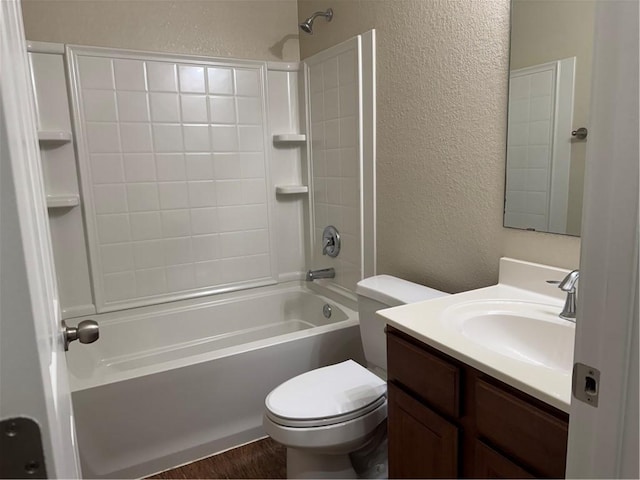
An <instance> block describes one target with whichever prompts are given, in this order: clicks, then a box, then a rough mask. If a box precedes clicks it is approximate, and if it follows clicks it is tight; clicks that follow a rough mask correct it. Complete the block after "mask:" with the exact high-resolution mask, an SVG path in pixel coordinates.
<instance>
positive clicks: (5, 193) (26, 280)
mask: <svg viewBox="0 0 640 480" xmlns="http://www.w3.org/2000/svg"><path fill="white" fill-rule="evenodd" d="M0 182H1V187H0V213H1V221H0V386H1V388H0V420H3V421H4V420H7V421H8V420H9V419H14V418H16V417H22V418H26V419H31V420H33V421H35V422H36V423H37V424H38V426H39V430H40V437H41V443H42V451H43V454H44V465H42V463H41V462H38V464H31V465H29V466H28V467H26V468H27V469H29V468H30V469H32V470H35V472H34V473H32V474H31V476H33V477H36V478H38V477H39V478H42V476H43V473H44V470H46V475H47V477H49V478H79V477H80V468H79V461H78V449H77V446H76V441H75V428H74V422H73V416H72V408H71V394H70V391H69V385H68V380H67V364H66V359H65V353H64V345H63V336H62V330H61V326H60V313H59V306H58V296H57V286H56V280H55V274H54V270H53V257H52V253H51V244H50V239H49V234H48V231H49V230H48V219H47V215H46V207H45V198H44V190H43V182H42V171H41V167H40V154H39V150H38V144H37V133H36V121H35V107H34V100H33V94H32V91H31V89H30V82H29V70H28V63H27V48H26V41H25V37H24V31H23V26H22V14H21V9H20V2H19V0H6V1H2V2H0ZM20 435H24V433H23V431H21V430H20V429H18V431H17V435H16V438H19V437H20ZM5 446H6V445H5ZM3 453H6V452H3ZM14 458H15V461H14ZM17 460H18V457H17V456H14V455H11V457H9V455H7V456H5V458H4V459H3V463H2V465H3V469H4V468H13V467H16V468H18V469H20V468H22V469H25V464H24V463H23V462H22V460H21V463H18V462H17ZM5 462H6V463H5ZM11 462H14V463H15V464H11ZM27 463H29V462H27ZM7 472H10V474H11V476H12V477H20V476H27V472H24V475H21V474H20V473H21V471H20V470H7ZM3 473H6V472H3Z"/></svg>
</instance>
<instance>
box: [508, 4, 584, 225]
mask: <svg viewBox="0 0 640 480" xmlns="http://www.w3.org/2000/svg"><path fill="white" fill-rule="evenodd" d="M595 5H596V2H595V1H587V0H582V1H581V2H580V6H579V8H576V2H575V1H574V0H545V1H541V0H514V2H513V14H512V29H513V33H512V38H511V65H510V67H511V69H518V68H523V67H530V66H532V65H539V64H541V63H546V62H551V61H555V60H560V59H563V58H568V57H576V80H575V94H574V108H573V125H574V127H575V128H578V127H584V126H587V127H588V126H589V124H588V120H589V105H590V103H591V63H592V61H591V58H592V56H593V27H594V21H595V20H594V15H595ZM586 152H587V142H584V141H575V142H573V144H572V146H571V172H570V179H569V207H568V215H567V232H568V233H570V234H572V235H580V223H581V218H582V194H583V191H584V188H583V184H584V161H585V155H586Z"/></svg>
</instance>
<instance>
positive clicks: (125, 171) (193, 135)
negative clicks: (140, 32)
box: [67, 47, 276, 312]
mask: <svg viewBox="0 0 640 480" xmlns="http://www.w3.org/2000/svg"><path fill="white" fill-rule="evenodd" d="M67 54H68V58H69V59H70V69H71V75H70V77H71V80H72V101H73V105H74V110H75V117H76V130H77V134H78V139H77V140H78V154H79V155H78V157H79V158H78V160H79V162H78V163H79V169H80V177H81V185H82V194H83V201H84V212H85V219H86V225H87V236H88V244H89V251H90V259H91V267H92V268H91V272H92V280H93V288H94V294H95V300H96V308H97V310H98V312H104V311H110V310H117V309H122V308H129V307H134V306H141V305H148V304H153V303H158V302H162V301H170V300H176V299H180V298H188V297H192V296H199V295H203V294H210V293H216V292H221V291H228V290H233V289H238V288H248V287H252V286H258V285H267V284H272V283H275V281H276V266H275V255H274V253H273V250H274V249H273V248H272V245H273V244H274V241H273V229H272V228H271V205H270V202H271V196H270V195H268V193H267V191H268V189H267V186H268V185H270V182H269V178H268V176H269V170H270V169H269V155H268V151H269V150H268V148H267V141H266V135H267V131H268V128H267V119H266V106H265V81H266V66H265V64H264V63H263V62H252V61H239V60H233V61H229V62H210V61H204V60H203V59H202V58H197V57H186V56H178V57H176V56H168V55H163V54H151V53H137V52H130V51H118V50H111V49H101V48H85V47H83V48H75V47H70V48H69V49H68V51H67Z"/></svg>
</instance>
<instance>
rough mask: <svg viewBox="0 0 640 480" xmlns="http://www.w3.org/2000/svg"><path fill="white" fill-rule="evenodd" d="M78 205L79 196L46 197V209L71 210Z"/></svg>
mask: <svg viewBox="0 0 640 480" xmlns="http://www.w3.org/2000/svg"><path fill="white" fill-rule="evenodd" d="M78 205H80V196H79V195H47V208H73V207H77V206H78Z"/></svg>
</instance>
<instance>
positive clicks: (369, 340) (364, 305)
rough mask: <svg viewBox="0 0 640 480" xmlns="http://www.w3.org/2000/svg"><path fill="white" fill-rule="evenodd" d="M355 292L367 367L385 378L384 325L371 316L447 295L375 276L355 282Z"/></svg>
mask: <svg viewBox="0 0 640 480" xmlns="http://www.w3.org/2000/svg"><path fill="white" fill-rule="evenodd" d="M356 293H357V294H358V314H359V317H360V337H361V339H362V347H363V348H364V356H365V358H366V360H367V367H368V368H369V369H370V370H371V371H373V372H374V373H376V374H377V375H379V376H381V377H383V378H385V379H386V374H387V339H386V336H385V333H384V327H385V325H386V323H385V321H384V320H383V319H382V318H380V317H378V316H377V315H376V314H375V313H376V312H377V311H378V310H381V309H383V308H389V307H397V306H399V305H405V304H407V303H415V302H422V301H425V300H430V299H432V298H438V297H443V296H445V295H449V294H448V293H445V292H441V291H439V290H435V289H433V288H429V287H425V286H424V285H418V284H417V283H413V282H408V281H406V280H402V279H401V278H396V277H392V276H391V275H377V276H375V277H369V278H365V279H364V280H361V281H359V282H358V286H357V287H356Z"/></svg>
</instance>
